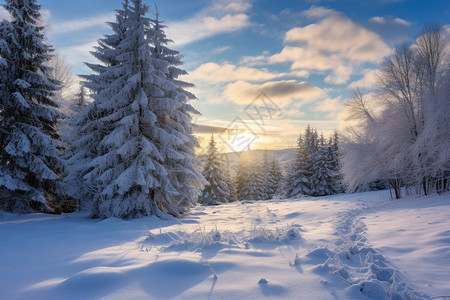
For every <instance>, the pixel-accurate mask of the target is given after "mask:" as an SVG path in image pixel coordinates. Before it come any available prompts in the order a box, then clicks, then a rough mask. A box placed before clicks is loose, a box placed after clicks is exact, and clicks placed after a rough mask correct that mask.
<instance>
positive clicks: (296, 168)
mask: <svg viewBox="0 0 450 300" xmlns="http://www.w3.org/2000/svg"><path fill="white" fill-rule="evenodd" d="M316 143H317V133H314V131H313V130H312V129H311V127H310V126H309V125H308V126H307V127H306V129H305V134H304V135H303V136H302V135H300V136H299V138H298V143H297V145H298V146H297V147H298V148H297V154H296V157H295V161H294V162H293V167H292V169H291V175H290V176H289V178H288V183H287V189H286V197H296V196H299V195H310V194H311V182H310V177H311V169H312V164H313V162H312V159H311V155H312V152H313V151H314V149H315V147H316Z"/></svg>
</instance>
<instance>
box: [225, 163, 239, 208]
mask: <svg viewBox="0 0 450 300" xmlns="http://www.w3.org/2000/svg"><path fill="white" fill-rule="evenodd" d="M225 182H226V183H227V186H228V190H229V193H230V198H229V199H228V202H235V201H237V200H238V196H237V190H236V182H235V179H234V178H233V177H232V176H231V174H230V170H229V169H228V168H226V170H225Z"/></svg>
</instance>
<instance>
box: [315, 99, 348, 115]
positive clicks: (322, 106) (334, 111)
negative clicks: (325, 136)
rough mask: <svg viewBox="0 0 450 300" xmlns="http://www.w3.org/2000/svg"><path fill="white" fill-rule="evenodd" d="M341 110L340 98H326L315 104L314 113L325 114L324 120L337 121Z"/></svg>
mask: <svg viewBox="0 0 450 300" xmlns="http://www.w3.org/2000/svg"><path fill="white" fill-rule="evenodd" d="M343 108H344V106H343V105H342V101H341V97H336V98H326V99H324V100H321V101H318V102H317V103H316V105H315V107H314V111H316V112H322V113H327V115H326V116H325V118H326V119H337V118H338V116H339V114H340V113H341V111H342V109H343Z"/></svg>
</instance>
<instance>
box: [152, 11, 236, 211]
mask: <svg viewBox="0 0 450 300" xmlns="http://www.w3.org/2000/svg"><path fill="white" fill-rule="evenodd" d="M155 10H156V12H155V19H153V20H150V22H151V24H152V25H153V28H152V31H151V32H149V34H153V35H152V37H151V39H152V42H153V46H152V47H151V53H152V57H153V59H154V66H155V72H156V74H159V75H158V76H161V77H162V78H165V79H166V80H165V81H166V83H165V84H161V85H159V88H160V89H161V91H162V92H163V94H162V95H161V96H159V97H157V98H156V99H153V100H154V101H153V102H152V107H153V109H154V112H155V114H156V116H157V118H158V122H157V125H158V126H159V127H160V128H161V129H162V130H164V131H165V134H166V137H165V138H164V139H162V144H161V146H160V148H162V151H161V153H162V154H163V157H164V166H165V168H166V169H167V171H168V175H169V180H170V182H171V184H172V185H173V186H174V187H175V189H176V190H177V191H178V194H177V195H168V194H165V193H159V191H158V192H157V194H156V195H155V198H158V200H157V201H158V202H161V203H166V204H163V205H164V206H171V207H172V209H175V210H179V211H178V212H176V213H177V214H178V213H183V212H184V211H185V210H186V209H187V208H189V207H191V206H192V205H194V204H195V202H196V200H197V198H198V195H199V193H201V191H202V189H203V186H204V184H206V181H205V180H204V179H203V177H202V176H201V174H200V173H198V172H197V169H196V168H195V164H196V161H197V158H196V154H195V150H194V149H195V147H198V146H199V145H198V141H197V138H196V137H195V136H194V135H193V129H192V115H198V114H200V113H199V112H198V111H197V110H196V109H195V108H194V107H193V106H192V105H191V104H190V103H189V102H190V101H191V100H194V99H196V97H195V95H193V94H192V93H190V92H188V91H187V90H186V88H191V87H193V86H194V85H193V84H191V83H187V82H184V81H182V80H180V79H178V77H179V76H182V75H186V74H187V72H186V71H185V70H183V69H181V68H179V66H181V65H182V61H181V55H180V53H179V52H178V51H176V50H172V49H170V48H168V46H167V45H168V44H169V43H170V42H171V40H169V39H168V38H167V37H166V34H165V32H164V28H166V26H165V25H163V23H162V22H161V21H160V20H159V12H158V8H157V7H155ZM227 193H229V191H227ZM171 202H173V204H172V203H171Z"/></svg>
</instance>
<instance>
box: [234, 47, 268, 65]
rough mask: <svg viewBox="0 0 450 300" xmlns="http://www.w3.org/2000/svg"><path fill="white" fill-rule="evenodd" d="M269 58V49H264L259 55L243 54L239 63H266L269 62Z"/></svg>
mask: <svg viewBox="0 0 450 300" xmlns="http://www.w3.org/2000/svg"><path fill="white" fill-rule="evenodd" d="M269 58H270V53H269V51H264V52H263V53H262V54H261V55H258V56H243V57H242V58H241V60H240V62H239V63H240V64H242V65H246V66H257V65H264V64H266V63H267V61H268V60H269Z"/></svg>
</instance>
